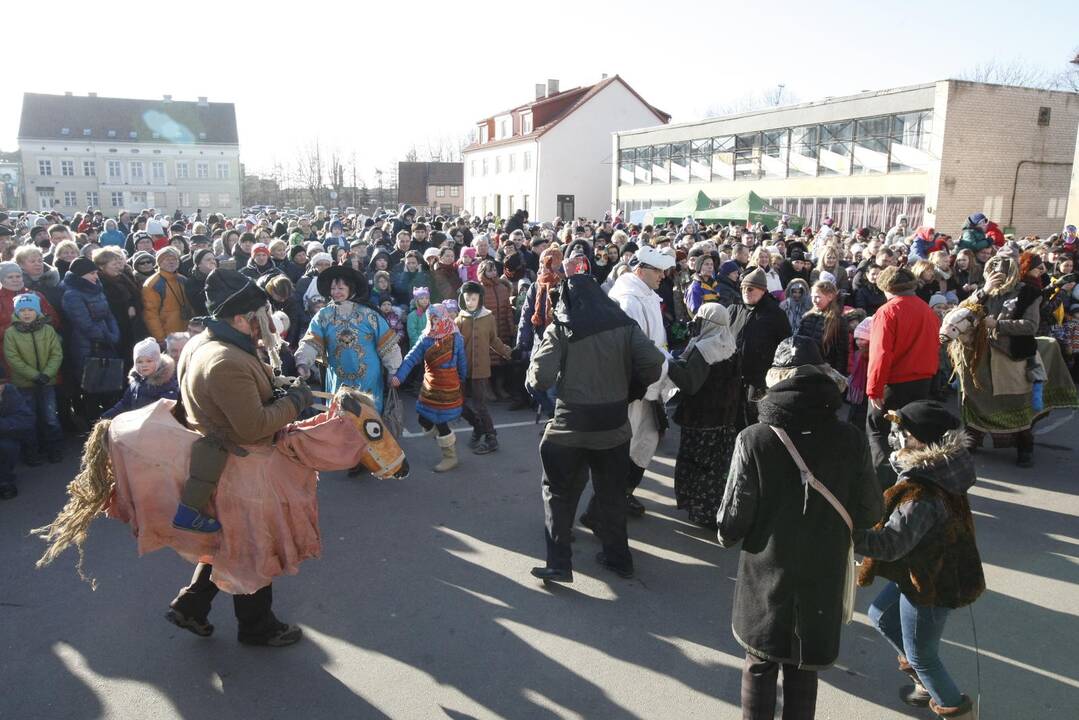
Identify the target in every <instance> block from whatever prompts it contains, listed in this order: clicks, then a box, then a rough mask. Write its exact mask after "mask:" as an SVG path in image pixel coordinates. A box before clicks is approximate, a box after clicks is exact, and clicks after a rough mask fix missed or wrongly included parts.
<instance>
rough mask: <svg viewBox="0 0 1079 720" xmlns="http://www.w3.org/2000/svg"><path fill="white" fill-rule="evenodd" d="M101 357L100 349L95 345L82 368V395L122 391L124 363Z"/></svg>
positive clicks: (114, 358) (115, 358)
mask: <svg viewBox="0 0 1079 720" xmlns="http://www.w3.org/2000/svg"><path fill="white" fill-rule="evenodd" d="M95 351H96V353H95ZM101 355H102V353H101V348H100V347H98V346H96V345H95V346H94V347H93V348H92V349H91V355H90V356H89V357H87V358H86V361H85V363H84V364H83V366H82V378H81V379H82V383H81V386H82V391H83V392H84V393H88V394H91V395H96V394H102V393H115V392H120V391H121V390H123V389H124V361H123V360H121V359H120V358H118V357H101Z"/></svg>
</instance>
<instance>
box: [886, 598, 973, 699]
mask: <svg viewBox="0 0 1079 720" xmlns="http://www.w3.org/2000/svg"><path fill="white" fill-rule="evenodd" d="M950 612H951V610H949V609H948V608H944V607H930V606H927V605H915V604H914V603H912V602H911V601H910V600H909V599H907V596H906V595H904V594H903V593H902V592H901V591H900V590H899V586H898V585H896V584H895V583H894V582H890V583H888V585H887V586H886V587H885V588H884V589H883V590H881V592H880V595H877V597H876V599H875V600H873V602H872V603H871V604H870V606H869V619H870V620H871V621H872V622H873V625H875V626H876V628H877V630H878V631H879V632H880V634H881V635H883V636H884V639H885V640H887V641H888V642H890V643H891V644H892V647H894V648H895V649H896V652H898V653H899V654H900V655H903V656H904V657H906V658H907V662H909V663H910V665H911V667H913V668H914V669H915V670H916V671H917V673H918V678H919V679H920V680H921V681H922V684H923V685H925V689H926V690H928V691H929V694H930V695H931V696H932V697H933V702H935V703H936V704H937V705H940V706H941V707H956V706H957V705H959V703H960V702H962V700H963V695H962V693H960V692H959V688H958V687H956V686H955V681H954V680H952V676H951V675H949V674H948V670H947V669H946V668H945V667H944V663H943V662H942V661H941V659H940V654H939V652H938V651H939V650H940V638H941V635H943V634H944V624H945V622H946V621H947V620H948V613H950Z"/></svg>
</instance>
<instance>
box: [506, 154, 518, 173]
mask: <svg viewBox="0 0 1079 720" xmlns="http://www.w3.org/2000/svg"><path fill="white" fill-rule="evenodd" d="M516 169H517V154H516V153H510V156H509V168H508V170H509V172H513V171H514V170H516Z"/></svg>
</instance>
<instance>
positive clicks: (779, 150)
mask: <svg viewBox="0 0 1079 720" xmlns="http://www.w3.org/2000/svg"><path fill="white" fill-rule="evenodd" d="M789 143H790V133H789V132H788V131H787V129H786V128H784V129H782V130H766V131H765V132H764V134H763V136H762V151H761V169H762V170H763V171H764V177H766V178H785V177H787V151H788V149H789V147H790V146H789Z"/></svg>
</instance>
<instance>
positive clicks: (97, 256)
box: [92, 247, 126, 267]
mask: <svg viewBox="0 0 1079 720" xmlns="http://www.w3.org/2000/svg"><path fill="white" fill-rule="evenodd" d="M92 259H93V261H94V265H97V266H98V267H105V266H106V265H108V264H109V262H111V261H112V260H119V261H120V262H126V259H125V258H124V254H123V253H122V252H120V251H119V250H117V249H116V248H111V247H103V248H98V249H97V250H94V254H93V256H92Z"/></svg>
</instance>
